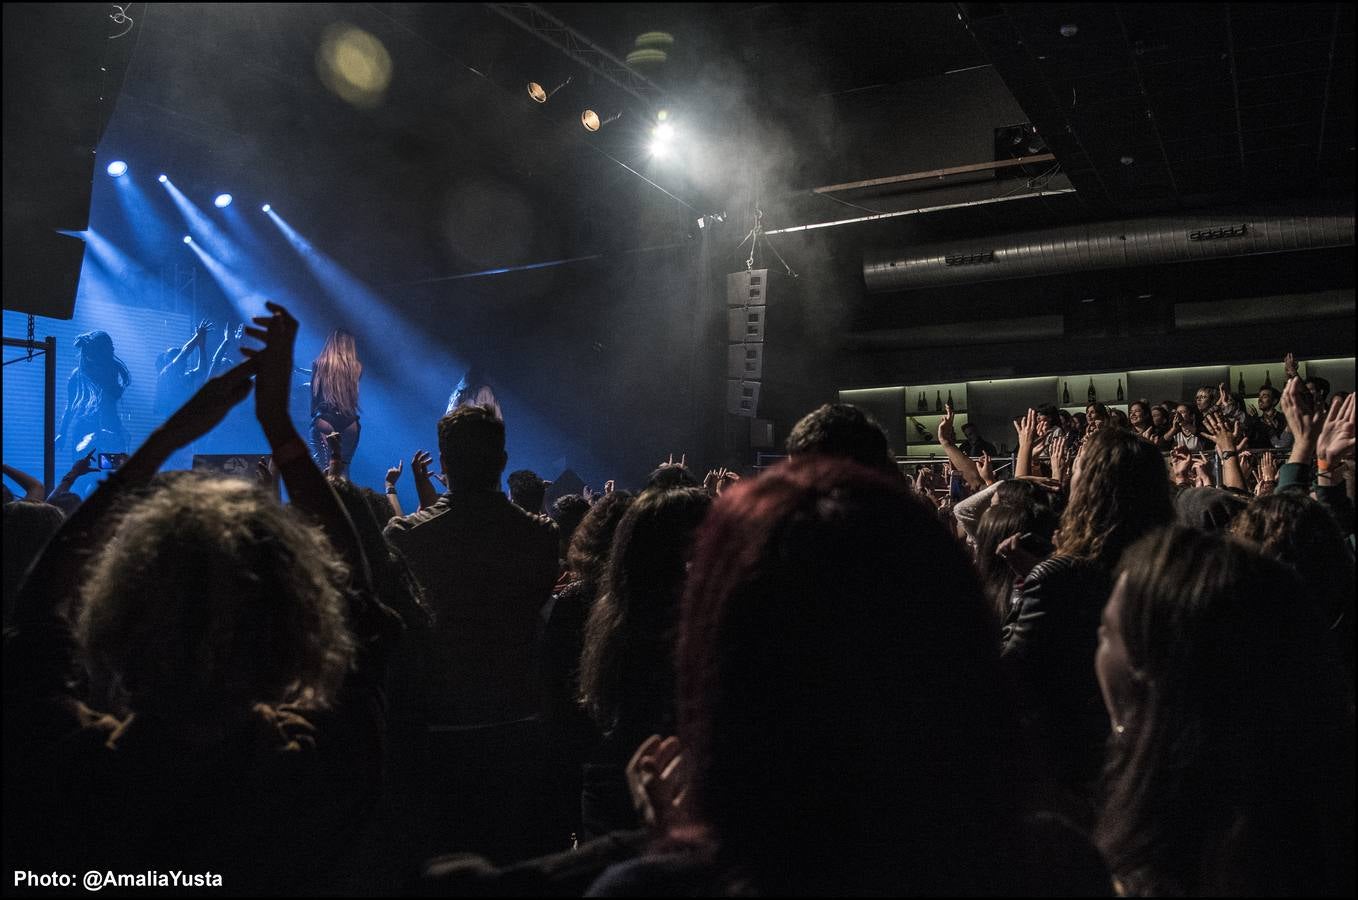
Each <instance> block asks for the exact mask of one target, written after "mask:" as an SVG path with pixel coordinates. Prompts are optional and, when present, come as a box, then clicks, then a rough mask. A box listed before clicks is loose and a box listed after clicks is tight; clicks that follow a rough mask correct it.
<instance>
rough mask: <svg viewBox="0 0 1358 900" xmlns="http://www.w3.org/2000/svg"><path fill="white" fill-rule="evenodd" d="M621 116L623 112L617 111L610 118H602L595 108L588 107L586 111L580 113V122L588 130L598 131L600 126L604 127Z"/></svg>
mask: <svg viewBox="0 0 1358 900" xmlns="http://www.w3.org/2000/svg"><path fill="white" fill-rule="evenodd" d="M621 117H622V113H620V112H615V113H613V114H612V115H611V116H609V117H608V118H606V119H601V118H599V114H598V113H596V112H595V111H594V110H592V109H587V110H585V111H584V112H582V113H580V124H581V125H583V126H585V130H586V131H589V132H595V131H598V130H599V129H600V128H603V127H604V126H605V125H607V124H608V123H609V122H613V121H616V120H617V119H619V118H621Z"/></svg>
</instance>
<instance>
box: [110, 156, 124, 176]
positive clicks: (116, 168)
mask: <svg viewBox="0 0 1358 900" xmlns="http://www.w3.org/2000/svg"><path fill="white" fill-rule="evenodd" d="M108 174H110V175H112V176H113V177H114V178H122V177H123V176H124V175H126V174H127V163H125V162H123V161H122V160H121V159H115V160H114V161H113V162H111V163H109V164H108Z"/></svg>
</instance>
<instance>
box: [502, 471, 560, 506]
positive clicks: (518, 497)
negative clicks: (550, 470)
mask: <svg viewBox="0 0 1358 900" xmlns="http://www.w3.org/2000/svg"><path fill="white" fill-rule="evenodd" d="M505 480H506V481H507V482H508V483H509V499H510V501H511V502H513V504H514V505H515V506H517V507H518V508H519V509H521V510H523V511H524V512H530V513H532V514H533V515H535V516H538V515H542V501H543V498H545V497H546V496H547V487H548V486H549V485H550V484H551V482H550V481H543V480H542V478H541V477H540V476H539V475H538V474H537V473H536V472H533V471H531V470H529V469H519V470H518V471H515V472H510V473H509V477H508V478H507V479H505Z"/></svg>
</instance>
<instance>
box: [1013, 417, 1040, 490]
mask: <svg viewBox="0 0 1358 900" xmlns="http://www.w3.org/2000/svg"><path fill="white" fill-rule="evenodd" d="M1014 430H1015V431H1017V432H1018V449H1017V450H1015V451H1014V477H1015V478H1023V477H1024V476H1026V475H1031V474H1032V472H1033V444H1034V442H1035V441H1036V440H1037V410H1035V409H1030V410H1028V412H1027V413H1026V414H1025V415H1024V416H1023V418H1021V419H1015V420H1014Z"/></svg>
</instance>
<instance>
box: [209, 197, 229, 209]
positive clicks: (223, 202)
mask: <svg viewBox="0 0 1358 900" xmlns="http://www.w3.org/2000/svg"><path fill="white" fill-rule="evenodd" d="M212 205H213V206H215V207H217V208H218V209H226V208H227V207H228V206H230V205H231V195H230V194H218V195H217V199H216V200H213V201H212Z"/></svg>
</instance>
